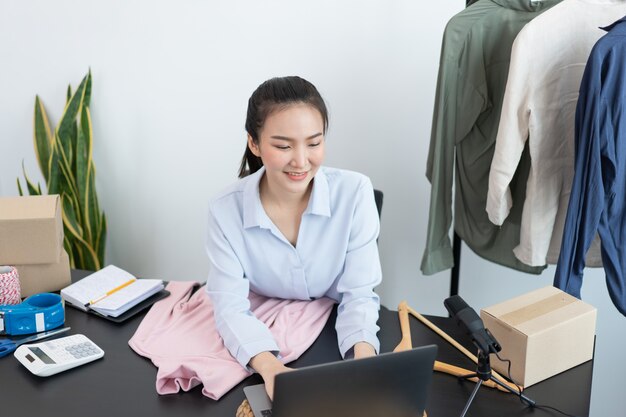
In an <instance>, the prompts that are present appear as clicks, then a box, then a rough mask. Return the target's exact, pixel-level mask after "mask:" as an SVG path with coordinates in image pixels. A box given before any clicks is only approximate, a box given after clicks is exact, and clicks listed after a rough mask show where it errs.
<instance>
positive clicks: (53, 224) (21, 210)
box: [0, 195, 63, 265]
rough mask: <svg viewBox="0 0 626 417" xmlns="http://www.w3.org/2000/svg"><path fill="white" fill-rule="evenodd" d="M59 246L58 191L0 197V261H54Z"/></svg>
mask: <svg viewBox="0 0 626 417" xmlns="http://www.w3.org/2000/svg"><path fill="white" fill-rule="evenodd" d="M62 249H63V220H62V219H61V201H60V198H59V196H58V195H43V196H24V197H4V198H0V265H16V264H18V265H23V264H28V265H31V264H52V263H55V264H56V263H59V262H60V260H61V251H62Z"/></svg>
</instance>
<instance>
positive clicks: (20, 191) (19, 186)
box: [17, 177, 24, 197]
mask: <svg viewBox="0 0 626 417" xmlns="http://www.w3.org/2000/svg"><path fill="white" fill-rule="evenodd" d="M17 191H18V192H19V193H20V197H23V196H24V192H23V191H22V184H20V178H19V177H18V178H17Z"/></svg>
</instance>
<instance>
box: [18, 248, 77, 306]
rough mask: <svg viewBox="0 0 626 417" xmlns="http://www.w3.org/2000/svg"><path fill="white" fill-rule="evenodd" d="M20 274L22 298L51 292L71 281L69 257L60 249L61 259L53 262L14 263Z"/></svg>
mask: <svg viewBox="0 0 626 417" xmlns="http://www.w3.org/2000/svg"><path fill="white" fill-rule="evenodd" d="M14 266H15V269H17V273H18V274H19V276H20V286H21V288H22V298H24V297H28V296H31V295H33V294H37V293H40V292H53V291H58V290H60V289H62V288H65V287H67V286H68V285H70V284H71V283H72V278H71V275H70V257H69V256H68V255H67V252H65V250H62V251H61V260H60V261H59V262H57V263H53V264H39V265H14Z"/></svg>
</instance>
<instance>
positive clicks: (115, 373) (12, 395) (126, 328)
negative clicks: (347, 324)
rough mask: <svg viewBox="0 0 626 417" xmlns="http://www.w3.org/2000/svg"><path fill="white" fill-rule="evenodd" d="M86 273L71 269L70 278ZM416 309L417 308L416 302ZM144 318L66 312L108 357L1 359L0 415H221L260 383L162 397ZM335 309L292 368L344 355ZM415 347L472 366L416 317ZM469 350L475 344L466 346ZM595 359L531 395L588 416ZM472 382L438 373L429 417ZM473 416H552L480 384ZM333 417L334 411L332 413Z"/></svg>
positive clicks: (388, 330) (384, 344) (392, 333)
mask: <svg viewBox="0 0 626 417" xmlns="http://www.w3.org/2000/svg"><path fill="white" fill-rule="evenodd" d="M82 276H84V274H83V273H81V272H79V271H78V272H77V271H74V272H73V277H74V278H79V277H82ZM415 307H419V306H415ZM142 317H143V316H141V315H140V316H137V317H134V318H132V319H130V320H129V321H127V322H125V323H123V324H121V325H119V324H115V323H111V322H108V321H106V320H103V319H101V318H98V317H96V316H93V315H90V314H85V313H83V312H80V311H78V310H75V309H73V308H69V307H68V308H67V310H66V325H69V326H71V327H72V330H71V331H70V333H71V334H76V333H83V334H85V335H86V336H87V337H89V338H90V339H92V340H93V341H94V342H95V343H96V344H97V345H99V346H100V347H101V348H102V349H103V350H104V351H105V356H104V358H103V359H100V360H98V361H96V362H92V363H90V364H87V365H85V366H81V367H78V368H75V369H73V370H70V371H66V372H63V373H60V374H57V375H54V376H51V377H48V378H40V377H37V376H34V375H32V374H31V373H30V372H28V371H27V370H26V368H24V367H23V366H22V365H21V364H19V362H17V360H16V359H14V358H13V357H12V356H7V357H5V358H0V378H1V379H0V414H1V415H2V416H6V417H33V416H37V415H41V414H43V413H49V414H50V415H52V416H62V415H65V416H79V415H86V416H89V417H111V416H124V417H125V416H133V417H134V416H137V417H139V416H150V417H158V416H168V417H177V416H185V417H188V416H193V415H204V416H216V417H222V416H223V417H234V416H235V411H236V409H237V407H238V406H239V404H241V402H242V401H243V399H244V394H243V387H244V386H245V385H250V384H257V383H260V382H262V381H261V379H260V377H259V376H258V375H253V376H252V377H250V378H248V379H246V380H245V381H244V382H242V383H241V384H239V385H238V386H237V387H235V388H234V389H233V390H232V391H230V392H229V393H228V394H227V395H225V396H224V397H222V399H221V400H220V401H213V400H211V399H209V398H206V397H204V396H203V395H202V393H201V387H196V388H194V389H193V390H191V391H190V392H183V393H180V394H176V395H168V396H159V395H158V394H157V393H156V389H155V379H156V368H155V367H154V366H153V365H152V363H151V362H150V361H148V360H146V359H144V358H142V357H140V356H139V355H137V354H136V353H134V352H133V351H132V350H131V349H130V347H129V346H128V344H127V341H128V340H129V339H130V338H131V337H132V335H133V334H134V332H135V330H136V329H137V327H138V326H139V323H140V322H141V320H142ZM429 319H431V320H432V321H433V322H434V323H435V324H436V325H437V326H439V327H441V328H442V329H443V330H444V331H446V332H447V333H448V334H450V335H451V336H452V337H454V338H456V339H457V340H459V341H463V340H464V338H463V336H462V335H461V334H460V332H459V331H458V330H457V327H456V325H454V323H453V322H452V321H451V320H450V319H448V318H443V317H429ZM334 323H335V315H334V314H333V315H332V316H331V318H330V320H329V322H328V324H327V325H326V327H325V328H324V330H323V332H322V334H321V335H320V337H319V339H318V340H317V341H316V342H315V344H314V345H313V346H312V347H311V348H310V349H309V350H308V351H307V352H306V353H305V354H304V355H302V356H301V357H300V359H298V360H297V361H295V362H293V363H292V364H291V365H290V366H292V367H295V368H298V367H302V366H307V365H312V364H317V363H322V362H328V361H332V360H339V359H340V357H339V353H338V349H337V341H336V334H335V331H334ZM379 325H380V327H381V331H380V333H379V338H380V341H381V349H382V351H383V352H387V351H391V350H393V348H394V347H395V345H396V344H397V343H398V342H399V340H400V326H399V323H398V317H397V313H395V312H394V311H390V310H388V309H386V308H383V309H382V310H381V312H380V320H379ZM411 334H412V336H413V345H414V346H419V345H424V344H431V343H435V344H438V345H439V357H438V359H439V360H441V361H444V362H448V363H451V364H454V365H458V366H462V367H464V368H466V369H473V363H472V362H471V361H470V360H469V359H466V358H465V357H464V356H463V355H462V354H461V353H459V352H458V351H457V350H456V349H455V348H453V347H452V346H450V345H448V344H447V343H446V342H445V341H444V340H442V339H441V338H439V336H437V335H436V334H435V333H433V332H432V331H430V330H429V329H427V328H426V327H425V326H423V325H422V324H421V323H419V322H418V321H417V320H414V319H411ZM467 348H468V349H469V348H470V346H469V345H468V346H467ZM592 371H593V362H592V361H589V362H587V363H584V364H582V365H580V366H578V367H576V368H574V369H571V370H569V371H567V372H565V373H562V374H560V375H557V376H555V377H553V378H550V379H548V380H546V381H544V382H542V383H539V384H537V385H534V386H532V387H530V388H529V389H528V390H527V391H526V393H527V395H528V396H529V397H530V398H532V399H534V400H536V401H537V403H538V404H547V405H551V406H554V407H557V408H559V409H561V410H563V411H565V412H567V413H570V414H574V415H577V416H588V415H589V403H590V397H591V377H592ZM473 387H474V385H473V384H472V383H469V382H458V381H457V379H456V378H454V377H452V376H449V375H445V374H439V373H435V374H434V376H433V385H432V391H431V394H430V399H429V405H428V413H429V415H432V416H439V417H441V416H443V417H455V416H458V415H460V413H461V410H462V409H463V406H464V405H465V402H466V401H467V398H468V397H469V395H470V393H471V391H472V389H473ZM468 415H469V416H484V417H489V416H494V417H496V416H497V417H501V416H511V417H513V416H533V417H544V416H555V415H557V414H555V413H552V412H548V411H543V410H534V411H533V410H529V409H527V408H525V407H524V406H523V405H522V404H521V403H520V402H519V399H518V398H517V397H515V396H513V395H510V394H505V393H502V392H499V391H496V390H494V389H491V388H485V387H481V389H480V391H479V393H478V395H477V396H476V399H475V400H474V403H473V404H472V407H471V408H470V410H469V413H468ZM329 417H332V416H329Z"/></svg>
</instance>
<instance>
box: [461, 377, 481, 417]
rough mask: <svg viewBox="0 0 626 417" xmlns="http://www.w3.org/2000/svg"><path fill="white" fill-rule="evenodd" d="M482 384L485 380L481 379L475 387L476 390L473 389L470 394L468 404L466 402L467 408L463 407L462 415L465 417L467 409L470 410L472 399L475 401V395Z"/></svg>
mask: <svg viewBox="0 0 626 417" xmlns="http://www.w3.org/2000/svg"><path fill="white" fill-rule="evenodd" d="M482 384H483V380H482V379H479V380H478V382H477V383H476V386H475V387H474V391H472V395H470V397H469V400H467V404H465V408H464V409H463V412H462V413H461V417H465V414H467V410H469V408H470V405H472V401H474V397H475V396H476V393H477V392H478V389H479V388H480V386H481V385H482Z"/></svg>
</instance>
